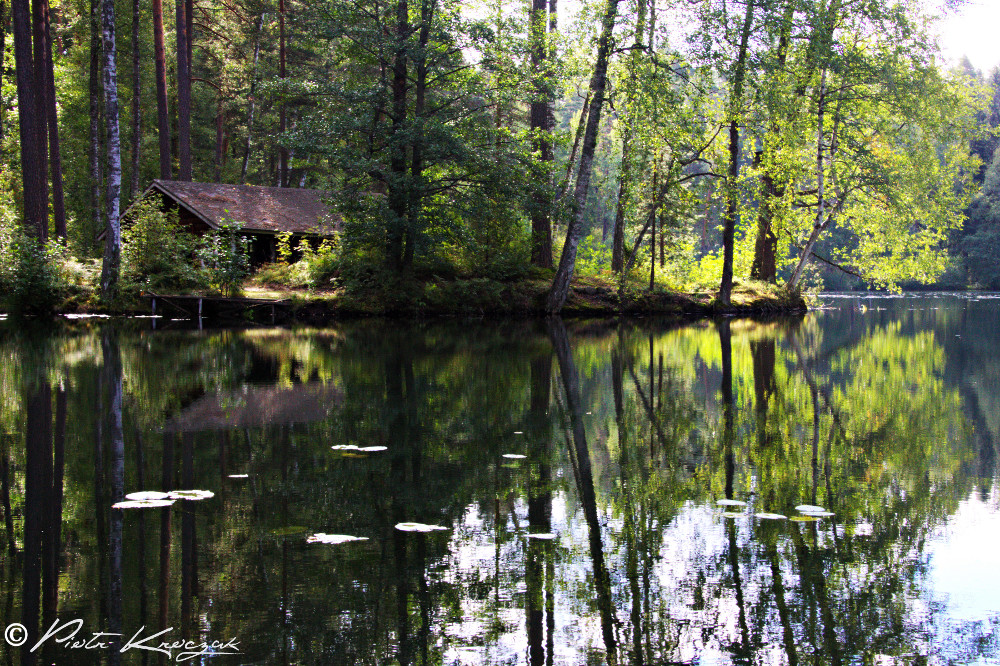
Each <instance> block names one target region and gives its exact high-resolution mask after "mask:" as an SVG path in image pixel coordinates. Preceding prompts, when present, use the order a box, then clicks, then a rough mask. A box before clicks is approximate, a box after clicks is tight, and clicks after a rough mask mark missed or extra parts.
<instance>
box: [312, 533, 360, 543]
mask: <svg viewBox="0 0 1000 666" xmlns="http://www.w3.org/2000/svg"><path fill="white" fill-rule="evenodd" d="M349 541H368V537H356V536H351V535H349V534H324V533H323V532H317V533H316V534H313V535H312V536H310V537H309V538H308V539H306V543H328V544H332V545H334V546H335V545H337V544H340V543H347V542H349Z"/></svg>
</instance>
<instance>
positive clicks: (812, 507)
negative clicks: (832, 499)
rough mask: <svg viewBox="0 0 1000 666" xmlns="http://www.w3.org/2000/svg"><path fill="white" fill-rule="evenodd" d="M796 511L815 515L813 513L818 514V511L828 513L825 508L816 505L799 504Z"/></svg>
mask: <svg viewBox="0 0 1000 666" xmlns="http://www.w3.org/2000/svg"><path fill="white" fill-rule="evenodd" d="M795 510H796V511H801V512H802V513H813V512H816V511H826V509H824V508H823V507H821V506H816V505H815V504H799V505H798V506H797V507H795Z"/></svg>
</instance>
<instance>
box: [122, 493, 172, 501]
mask: <svg viewBox="0 0 1000 666" xmlns="http://www.w3.org/2000/svg"><path fill="white" fill-rule="evenodd" d="M125 499H127V500H136V501H139V502H142V501H144V500H164V499H167V493H161V492H160V491H158V490H140V491H139V492H137V493H129V494H127V495H125Z"/></svg>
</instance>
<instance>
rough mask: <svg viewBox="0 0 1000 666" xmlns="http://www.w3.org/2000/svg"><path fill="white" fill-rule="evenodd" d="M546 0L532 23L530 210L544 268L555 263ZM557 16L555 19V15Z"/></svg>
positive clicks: (536, 257)
mask: <svg viewBox="0 0 1000 666" xmlns="http://www.w3.org/2000/svg"><path fill="white" fill-rule="evenodd" d="M547 18H548V17H547V16H546V1H545V0H532V3H531V12H530V14H529V19H528V21H529V24H530V30H531V70H532V74H533V81H532V99H531V111H530V118H529V120H530V125H531V134H532V142H533V149H534V151H535V153H536V155H537V160H538V162H539V164H538V172H539V173H538V179H537V180H538V182H537V183H536V189H535V193H534V196H533V201H532V211H531V263H532V264H534V265H535V266H539V267H541V268H551V267H552V221H551V219H550V216H551V209H552V192H551V190H552V186H551V185H552V184H551V180H552V160H553V151H552V130H553V124H552V122H551V121H550V118H551V116H552V113H553V102H552V100H553V96H554V95H553V87H554V86H555V81H554V80H553V72H552V66H551V62H550V61H551V54H550V48H549V44H548V42H549V41H550V39H551V37H552V36H551V35H546V24H547V23H551V22H550V21H547V20H546V19H547ZM553 20H554V19H553Z"/></svg>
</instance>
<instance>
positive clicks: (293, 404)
mask: <svg viewBox="0 0 1000 666" xmlns="http://www.w3.org/2000/svg"><path fill="white" fill-rule="evenodd" d="M343 397H344V394H343V392H341V390H340V389H339V388H335V387H334V386H332V385H328V384H321V383H319V382H311V383H308V384H297V385H295V386H291V387H288V388H281V387H277V386H245V387H243V389H241V390H238V391H233V392H227V393H210V394H208V395H204V396H202V397H201V398H199V399H198V400H195V401H194V402H193V403H191V404H190V405H188V406H187V407H186V408H184V410H183V411H182V412H181V413H180V414H177V415H176V416H174V417H173V418H171V419H169V420H168V421H167V422H166V424H165V425H164V427H163V430H164V431H165V432H204V431H206V430H229V429H232V428H259V427H263V426H268V425H278V424H289V423H314V422H316V421H322V420H324V419H326V418H328V417H329V416H330V415H331V413H332V412H333V411H334V409H335V408H337V407H339V405H340V403H341V401H342V400H343Z"/></svg>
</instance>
